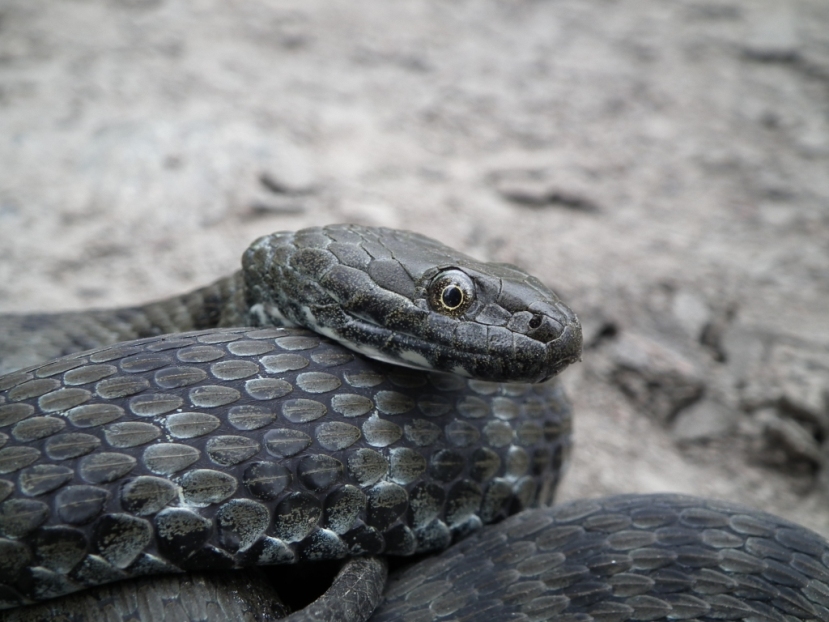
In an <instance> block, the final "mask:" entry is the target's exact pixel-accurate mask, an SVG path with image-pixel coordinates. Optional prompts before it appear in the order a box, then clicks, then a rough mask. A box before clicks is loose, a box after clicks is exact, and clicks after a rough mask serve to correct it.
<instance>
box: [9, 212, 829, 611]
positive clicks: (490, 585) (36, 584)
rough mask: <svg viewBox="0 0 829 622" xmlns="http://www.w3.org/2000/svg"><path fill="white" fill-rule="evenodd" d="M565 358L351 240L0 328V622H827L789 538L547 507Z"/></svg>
mask: <svg viewBox="0 0 829 622" xmlns="http://www.w3.org/2000/svg"><path fill="white" fill-rule="evenodd" d="M581 347H582V334H581V327H580V324H579V321H578V318H577V316H576V314H575V313H574V312H573V311H571V310H570V309H569V307H567V306H566V305H565V304H564V303H563V302H562V301H561V300H560V298H559V297H558V296H557V295H556V294H555V293H553V291H552V290H550V289H549V288H547V287H546V286H545V285H544V284H542V283H541V282H540V281H539V280H538V279H536V278H535V277H532V276H531V275H529V274H527V273H526V272H525V271H523V270H521V269H519V268H517V267H515V266H513V265H510V264H500V263H484V262H480V261H477V260H475V259H473V258H471V257H468V256H466V255H464V254H462V253H459V252H457V251H455V250H453V249H452V248H450V247H448V246H445V245H443V244H441V243H439V242H437V241H434V240H431V239H429V238H427V237H424V236H422V235H419V234H415V233H411V232H405V231H397V230H392V229H385V228H372V227H363V226H357V225H332V226H327V227H314V228H309V229H304V230H300V231H297V232H280V233H276V234H272V235H269V236H265V237H263V238H260V239H259V240H257V241H255V242H254V243H253V244H252V245H251V246H250V247H249V248H248V250H247V251H246V252H245V253H244V255H243V258H242V269H241V270H240V271H238V272H237V273H235V274H234V275H232V276H230V277H227V278H224V279H222V280H220V281H218V282H216V283H214V284H212V285H210V286H207V287H204V288H201V289H199V290H196V291H195V292H191V293H189V294H185V295H182V296H177V297H174V298H171V299H167V300H164V301H161V302H155V303H150V304H148V305H144V306H139V307H131V308H124V309H114V310H93V311H82V312H74V313H60V314H26V315H7V316H0V370H2V371H4V372H6V373H5V375H3V376H0V609H2V611H1V612H0V618H2V619H3V620H9V621H12V622H32V621H34V620H67V621H68V620H78V621H79V620H102V621H103V620H107V621H110V620H112V621H123V622H126V621H128V620H205V621H206V620H274V619H280V618H284V617H286V616H287V619H289V620H294V621H299V620H303V621H309V620H366V619H372V620H405V621H407V622H419V621H426V620H481V619H485V617H486V616H488V617H489V618H491V619H495V620H560V621H563V622H576V621H579V622H582V621H584V622H588V621H591V620H600V621H606V622H610V621H619V622H626V621H628V620H631V621H632V620H720V619H740V620H752V621H755V620H757V621H759V620H773V621H781V622H792V621H795V620H796V621H806V620H829V566H828V565H829V543H827V542H826V540H824V539H823V538H822V537H821V536H819V535H817V534H815V533H813V532H811V531H809V530H808V529H806V528H804V527H802V526H799V525H796V524H794V523H790V522H788V521H785V520H783V519H780V518H777V517H774V516H772V515H770V514H766V513H763V512H760V511H757V510H753V509H748V508H745V507H742V506H739V505H735V504H731V503H727V502H723V501H715V500H706V499H699V498H696V497H689V496H683V495H676V494H657V495H641V494H637V495H621V496H615V497H609V498H605V499H598V500H596V499H589V500H581V501H575V502H571V503H568V504H562V505H557V506H554V505H552V502H553V499H554V494H555V489H556V486H557V484H558V482H559V480H560V478H561V476H562V475H563V473H564V472H565V470H566V468H567V464H568V457H569V454H570V451H571V429H572V421H571V408H570V403H569V401H568V400H567V397H566V396H565V395H564V392H563V390H562V388H561V386H560V384H559V383H558V382H557V379H556V376H557V375H558V374H559V373H560V372H561V371H562V370H564V369H565V368H566V367H567V366H568V365H570V364H572V363H574V362H576V361H578V360H580V357H581ZM620 466H621V465H620ZM621 468H623V466H621ZM409 559H412V560H414V561H411V562H410V561H408V560H409ZM326 560H328V561H326ZM326 564H328V566H327V567H328V568H329V570H328V572H329V573H330V574H331V575H333V578H331V577H329V580H328V583H330V585H327V584H326V580H325V579H322V578H320V577H319V576H317V575H319V574H321V573H320V571H319V570H318V569H319V568H324V567H326ZM389 564H391V565H392V566H394V567H396V569H395V570H394V572H393V573H392V576H391V578H390V579H387V574H388V566H389ZM262 568H275V569H279V570H281V571H282V572H278V573H276V574H275V575H272V574H268V573H266V572H264V571H263V570H262ZM274 577H276V579H275V578H274ZM280 582H283V583H280ZM275 584H276V587H275ZM286 586H287V587H286ZM280 587H281V588H282V589H279V588H280ZM299 589H310V590H311V591H312V592H314V593H315V595H316V596H317V597H316V598H315V599H314V600H313V602H311V603H310V604H308V605H307V606H306V607H304V608H301V609H299V610H297V611H294V612H290V611H289V607H288V606H286V604H285V603H283V602H282V601H281V600H280V596H282V597H283V598H284V596H285V595H286V592H287V595H288V596H290V595H291V594H290V593H291V592H292V591H294V590H299Z"/></svg>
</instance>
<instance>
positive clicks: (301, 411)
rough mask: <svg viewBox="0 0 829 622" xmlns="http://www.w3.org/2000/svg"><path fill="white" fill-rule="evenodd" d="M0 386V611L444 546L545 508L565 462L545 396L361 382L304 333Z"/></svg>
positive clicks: (234, 334) (29, 376)
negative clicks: (83, 594) (188, 573)
mask: <svg viewBox="0 0 829 622" xmlns="http://www.w3.org/2000/svg"><path fill="white" fill-rule="evenodd" d="M309 369H310V370H311V371H307V370H309ZM323 370H325V371H323ZM0 383H2V384H0V390H2V398H0V426H1V427H2V428H3V429H8V431H9V432H8V434H6V433H2V434H0V443H2V444H3V447H2V449H0V476H5V479H0V498H2V499H3V502H2V504H0V534H2V536H3V538H1V539H0V559H1V560H3V561H2V562H0V569H2V574H0V580H2V585H0V594H2V601H0V606H2V607H10V606H18V605H21V604H26V603H31V602H33V601H38V600H44V599H48V598H53V597H55V596H60V595H62V594H66V593H69V592H73V591H76V590H78V589H82V588H84V587H89V586H93V585H98V584H102V583H107V582H111V581H116V580H120V579H126V578H130V577H137V576H142V575H146V574H158V573H164V572H181V571H184V570H204V569H230V568H239V567H245V566H251V565H256V564H280V563H293V562H295V561H297V560H318V559H339V558H342V557H344V556H345V555H346V554H349V555H372V554H378V553H385V554H391V555H412V554H415V553H420V552H425V551H433V550H436V549H442V548H446V547H447V546H448V545H449V544H450V543H451V541H452V539H453V538H458V537H461V536H463V535H465V534H467V533H470V532H472V531H475V530H477V529H478V528H479V527H480V526H481V524H482V523H489V522H493V521H495V520H499V519H501V518H504V517H506V516H507V514H508V513H512V512H514V511H517V510H521V509H524V508H526V507H529V506H530V505H531V504H533V503H534V502H536V500H538V501H540V502H541V503H547V502H549V501H550V500H551V497H552V493H553V491H554V489H555V486H556V484H557V482H558V477H559V474H560V472H561V468H562V465H563V463H564V461H565V459H566V456H567V454H568V450H569V429H570V421H569V408H568V406H567V403H566V401H565V399H564V396H563V394H562V392H561V390H560V389H559V387H558V386H557V385H556V384H540V385H530V384H525V383H512V384H498V383H491V382H486V381H479V380H468V379H463V378H461V377H458V376H450V375H446V374H425V373H422V372H418V371H414V370H407V369H404V368H400V367H395V366H390V365H384V364H377V365H375V366H373V367H372V368H370V369H366V366H365V365H364V363H363V361H362V360H360V359H358V357H357V356H355V355H354V354H352V353H350V352H347V351H344V350H343V349H342V348H341V347H340V346H338V345H336V344H333V343H331V342H330V341H329V340H327V339H325V338H322V337H320V336H319V335H316V334H314V333H310V332H308V331H305V330H299V329H285V328H264V329H244V328H237V329H224V330H219V331H216V330H214V331H206V332H196V333H183V334H177V335H172V336H168V337H154V338H149V339H144V340H140V341H135V342H131V343H129V344H126V345H115V346H110V347H106V348H102V349H99V350H96V351H93V352H91V353H86V354H83V355H75V356H69V357H66V358H63V359H60V360H58V361H57V362H54V363H49V364H47V365H45V366H42V367H39V368H35V369H33V370H29V371H25V372H19V373H15V374H11V375H7V376H5V377H3V379H2V380H0ZM427 452H428V453H427ZM426 455H428V456H429V457H428V458H427V457H425V456H426Z"/></svg>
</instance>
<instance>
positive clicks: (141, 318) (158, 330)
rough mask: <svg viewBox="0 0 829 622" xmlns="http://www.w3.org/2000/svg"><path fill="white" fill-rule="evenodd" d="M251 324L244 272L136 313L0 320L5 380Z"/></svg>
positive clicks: (134, 309) (102, 311)
mask: <svg viewBox="0 0 829 622" xmlns="http://www.w3.org/2000/svg"><path fill="white" fill-rule="evenodd" d="M252 322H254V323H255V318H253V317H252V316H251V314H250V312H249V309H248V306H247V302H246V300H245V284H244V279H243V278H242V274H241V272H237V273H235V274H233V275H231V276H228V277H225V278H222V279H219V280H218V281H216V282H214V283H212V284H210V285H207V286H205V287H201V288H199V289H197V290H194V291H192V292H189V293H186V294H182V295H180V296H175V297H173V298H167V299H165V300H161V301H158V302H151V303H149V304H145V305H140V306H136V307H123V308H119V309H96V310H90V311H79V312H68V313H50V314H27V315H0V374H4V373H8V372H11V371H14V370H16V369H20V368H23V367H28V366H31V365H35V364H37V363H41V362H43V361H46V360H49V359H52V358H57V357H59V356H64V355H66V354H72V353H74V352H81V351H83V350H89V349H92V348H99V347H103V346H108V345H112V344H114V343H118V342H119V341H128V340H131V339H141V338H143V337H154V336H156V335H163V334H167V333H178V332H183V331H188V330H202V329H207V328H222V327H229V326H246V325H250V324H251V323H252Z"/></svg>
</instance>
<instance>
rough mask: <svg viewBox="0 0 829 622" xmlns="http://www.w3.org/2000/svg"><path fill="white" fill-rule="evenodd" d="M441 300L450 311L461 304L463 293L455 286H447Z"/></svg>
mask: <svg viewBox="0 0 829 622" xmlns="http://www.w3.org/2000/svg"><path fill="white" fill-rule="evenodd" d="M441 300H443V304H445V305H446V306H447V307H448V308H450V309H455V308H457V307H459V306H460V304H461V303H462V302H463V292H462V291H461V288H460V287H458V286H457V285H449V286H447V287H446V288H445V289H444V290H443V294H441Z"/></svg>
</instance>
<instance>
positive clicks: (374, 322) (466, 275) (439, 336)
mask: <svg viewBox="0 0 829 622" xmlns="http://www.w3.org/2000/svg"><path fill="white" fill-rule="evenodd" d="M243 267H244V270H243V271H244V274H245V282H246V296H247V302H248V306H249V308H250V309H251V314H252V317H251V320H252V321H253V322H254V323H258V324H275V325H282V326H304V327H306V328H309V329H311V330H314V331H316V332H318V333H321V334H323V335H325V336H327V337H329V338H331V339H333V340H335V341H337V342H339V343H341V344H342V345H344V346H346V347H348V348H350V349H352V350H355V351H357V352H360V353H362V354H364V355H366V356H368V357H369V358H373V359H377V360H381V361H385V362H389V363H393V364H396V365H404V366H407V367H415V368H418V369H426V370H431V371H439V372H450V373H455V374H459V375H462V376H466V377H472V378H479V379H482V380H492V381H520V382H539V381H543V380H546V379H548V378H550V377H552V376H554V375H556V374H557V373H559V372H560V371H561V370H562V369H564V368H565V367H567V365H569V364H570V363H573V362H575V361H578V360H580V357H581V344H582V336H581V326H580V324H579V321H578V318H577V317H576V315H575V314H574V313H573V312H572V311H571V310H570V309H569V308H568V307H567V306H566V305H565V304H564V303H563V302H561V300H559V298H558V297H557V296H556V295H555V294H554V293H553V292H552V291H551V290H550V289H548V288H547V287H546V286H544V285H543V284H542V283H541V282H540V281H539V280H538V279H536V278H535V277H532V276H530V275H528V274H527V273H526V272H524V271H522V270H521V269H519V268H517V267H515V266H512V265H508V264H494V263H484V262H480V261H477V260H475V259H473V258H471V257H469V256H467V255H464V254H462V253H459V252H457V251H455V250H453V249H451V248H449V247H448V246H445V245H443V244H441V243H440V242H437V241H435V240H432V239H430V238H427V237H425V236H422V235H419V234H415V233H410V232H407V231H398V230H394V229H385V228H372V227H362V226H358V225H332V226H328V227H316V228H312V229H303V230H301V231H298V232H296V233H275V234H273V235H270V236H265V237H263V238H260V239H259V240H257V241H256V242H254V243H253V245H251V247H250V248H249V249H248V250H247V252H246V253H245V256H244V257H243Z"/></svg>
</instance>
